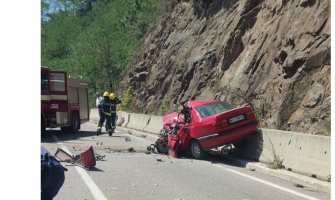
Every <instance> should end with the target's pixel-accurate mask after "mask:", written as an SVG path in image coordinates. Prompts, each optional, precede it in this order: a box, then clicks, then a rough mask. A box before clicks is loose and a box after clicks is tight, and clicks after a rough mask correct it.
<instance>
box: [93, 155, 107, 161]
mask: <svg viewBox="0 0 335 200" xmlns="http://www.w3.org/2000/svg"><path fill="white" fill-rule="evenodd" d="M105 157H106V155H100V154H97V153H96V154H95V159H96V160H98V161H105Z"/></svg>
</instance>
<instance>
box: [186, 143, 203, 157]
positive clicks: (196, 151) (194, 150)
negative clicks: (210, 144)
mask: <svg viewBox="0 0 335 200" xmlns="http://www.w3.org/2000/svg"><path fill="white" fill-rule="evenodd" d="M190 152H191V155H192V156H193V157H194V158H195V159H203V158H205V157H206V152H205V151H204V149H203V148H202V146H201V145H200V143H199V142H198V141H196V140H191V142H190Z"/></svg>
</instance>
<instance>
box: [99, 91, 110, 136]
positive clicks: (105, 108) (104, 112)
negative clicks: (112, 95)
mask: <svg viewBox="0 0 335 200" xmlns="http://www.w3.org/2000/svg"><path fill="white" fill-rule="evenodd" d="M98 107H99V109H101V117H100V119H99V123H98V129H97V135H100V134H101V127H102V125H103V123H104V121H105V120H106V126H107V128H108V134H109V135H111V132H112V129H111V101H110V99H109V98H108V96H104V99H103V100H102V101H101V102H100V105H99V106H98Z"/></svg>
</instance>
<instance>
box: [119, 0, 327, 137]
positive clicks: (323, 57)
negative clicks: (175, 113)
mask: <svg viewBox="0 0 335 200" xmlns="http://www.w3.org/2000/svg"><path fill="white" fill-rule="evenodd" d="M128 86H132V88H133V89H134V93H133V100H132V102H133V104H134V105H137V108H141V109H140V110H137V111H138V112H142V111H143V112H144V113H150V114H157V115H160V114H162V109H161V108H162V106H163V105H164V106H165V107H166V106H168V108H169V109H170V110H173V109H175V108H176V107H177V106H178V105H180V103H181V102H185V101H187V100H189V99H209V98H210V99H212V98H214V99H221V100H224V101H227V102H230V103H232V104H234V105H239V104H243V103H250V104H251V105H252V106H253V107H254V109H255V111H256V113H257V116H258V118H259V119H260V121H261V127H263V128H276V129H284V130H292V131H297V132H304V133H312V134H324V135H330V1H329V0H267V1H262V0H193V1H192V0H190V1H185V0H184V1H180V2H179V3H176V5H175V7H174V9H173V11H172V13H171V15H169V16H168V17H166V18H164V19H163V20H162V21H161V22H160V24H158V25H156V26H155V27H154V29H153V30H152V31H151V32H150V33H149V34H148V35H147V37H146V38H145V41H144V44H143V47H142V49H141V51H140V52H139V53H138V55H137V57H136V58H135V59H134V61H133V66H132V67H131V68H130V70H129V72H128V73H127V74H126V76H125V77H124V79H123V81H122V83H121V87H120V91H119V92H120V94H121V93H122V92H123V91H125V89H126V88H127V87H128Z"/></svg>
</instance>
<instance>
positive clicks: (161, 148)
mask: <svg viewBox="0 0 335 200" xmlns="http://www.w3.org/2000/svg"><path fill="white" fill-rule="evenodd" d="M156 147H157V151H158V153H161V154H168V153H169V145H168V144H167V142H164V141H157V142H156Z"/></svg>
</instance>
